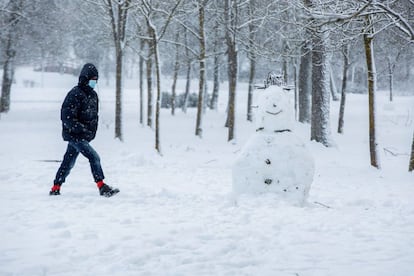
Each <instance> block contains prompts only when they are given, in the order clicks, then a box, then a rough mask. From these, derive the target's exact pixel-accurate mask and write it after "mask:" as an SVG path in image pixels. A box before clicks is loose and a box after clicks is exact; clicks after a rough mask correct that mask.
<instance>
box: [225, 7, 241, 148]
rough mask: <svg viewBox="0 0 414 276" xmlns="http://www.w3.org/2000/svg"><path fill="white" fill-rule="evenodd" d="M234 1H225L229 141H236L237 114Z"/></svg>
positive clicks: (235, 12) (235, 14)
mask: <svg viewBox="0 0 414 276" xmlns="http://www.w3.org/2000/svg"><path fill="white" fill-rule="evenodd" d="M232 3H233V1H232V0H226V1H225V15H224V16H225V21H226V44H227V58H228V61H227V70H228V79H229V102H228V107H227V127H228V139H227V140H228V141H231V140H233V139H234V129H235V113H236V86H237V74H238V62H237V59H238V57H237V48H236V39H235V37H236V28H235V26H236V22H235V20H236V17H237V3H234V7H232Z"/></svg>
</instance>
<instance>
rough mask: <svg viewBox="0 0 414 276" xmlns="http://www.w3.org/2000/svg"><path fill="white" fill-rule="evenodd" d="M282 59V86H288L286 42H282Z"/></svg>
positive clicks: (287, 48)
mask: <svg viewBox="0 0 414 276" xmlns="http://www.w3.org/2000/svg"><path fill="white" fill-rule="evenodd" d="M282 47H283V58H282V75H283V85H287V84H288V80H289V73H288V50H289V47H288V44H287V42H286V40H283V46H282Z"/></svg>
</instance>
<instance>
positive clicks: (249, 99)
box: [247, 53, 256, 122]
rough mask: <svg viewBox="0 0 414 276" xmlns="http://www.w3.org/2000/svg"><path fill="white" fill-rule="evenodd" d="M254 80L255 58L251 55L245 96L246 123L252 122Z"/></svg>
mask: <svg viewBox="0 0 414 276" xmlns="http://www.w3.org/2000/svg"><path fill="white" fill-rule="evenodd" d="M255 78H256V56H255V54H253V53H251V57H250V73H249V91H248V94H247V121H250V122H252V121H253V111H252V105H253V91H254V80H255Z"/></svg>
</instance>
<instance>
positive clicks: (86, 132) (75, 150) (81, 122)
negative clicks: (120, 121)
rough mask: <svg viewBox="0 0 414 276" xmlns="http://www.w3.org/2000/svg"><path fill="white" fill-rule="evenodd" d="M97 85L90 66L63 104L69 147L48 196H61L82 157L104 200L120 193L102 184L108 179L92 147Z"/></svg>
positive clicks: (94, 129) (84, 69) (63, 116)
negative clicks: (63, 187) (87, 163)
mask: <svg viewBox="0 0 414 276" xmlns="http://www.w3.org/2000/svg"><path fill="white" fill-rule="evenodd" d="M97 81H98V70H97V69H96V67H95V66H94V65H93V64H91V63H87V64H85V65H84V66H83V68H82V71H81V73H80V75H79V83H78V85H77V86H75V87H74V88H72V90H71V91H69V93H68V94H67V95H66V98H65V100H64V102H63V104H62V109H61V120H62V128H63V129H62V136H63V140H65V141H67V142H68V147H67V150H66V153H65V155H64V157H63V161H62V164H61V165H60V168H59V170H58V171H57V173H56V178H55V180H54V182H53V187H52V189H51V191H50V192H49V195H60V187H61V186H62V184H63V183H64V182H65V179H66V177H67V176H68V175H69V173H70V170H71V169H72V168H73V166H74V165H75V162H76V158H77V157H78V155H79V153H82V155H83V156H85V157H86V158H88V160H89V163H90V165H91V170H92V175H93V178H94V180H95V182H96V184H97V186H98V188H99V194H100V195H101V196H105V197H111V196H113V195H114V194H116V193H118V192H119V190H118V189H113V188H112V187H110V186H108V185H106V184H105V183H104V182H103V180H104V178H105V177H104V174H103V171H102V167H101V162H100V158H99V155H98V153H97V152H96V151H95V150H94V149H93V148H92V146H91V145H90V144H89V142H90V141H92V140H93V139H94V138H95V135H96V130H97V128H98V95H97V94H96V92H95V90H94V88H95V85H96V83H97Z"/></svg>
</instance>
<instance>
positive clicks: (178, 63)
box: [171, 33, 180, 116]
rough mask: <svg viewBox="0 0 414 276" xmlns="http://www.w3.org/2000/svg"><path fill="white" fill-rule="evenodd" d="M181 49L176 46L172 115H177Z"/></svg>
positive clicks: (177, 37)
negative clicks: (176, 103)
mask: <svg viewBox="0 0 414 276" xmlns="http://www.w3.org/2000/svg"><path fill="white" fill-rule="evenodd" d="M178 39H179V34H178V33H177V35H176V41H178ZM179 53H180V52H179V47H178V45H177V46H176V49H175V64H174V74H173V84H172V88H171V94H172V95H171V115H173V116H174V115H175V101H176V98H177V93H176V87H177V78H178V71H179V70H180V60H179Z"/></svg>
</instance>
